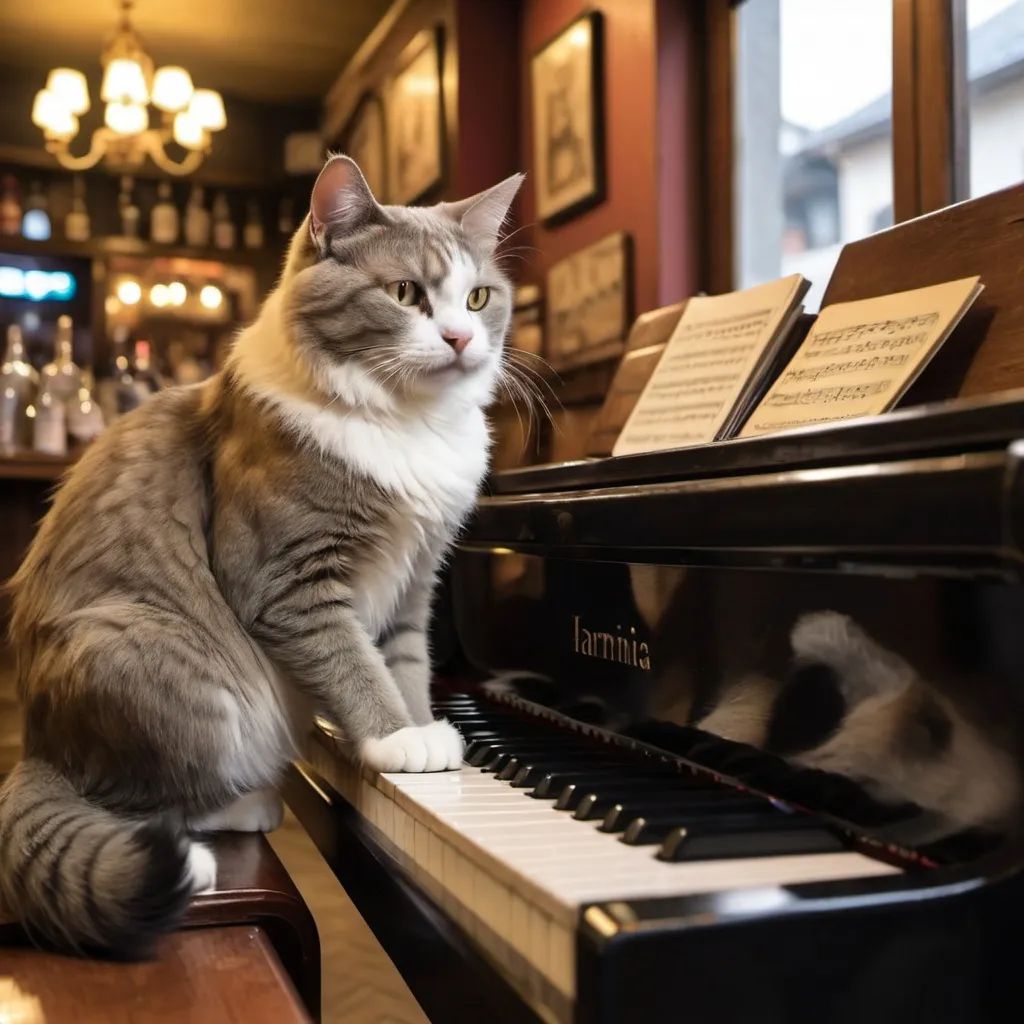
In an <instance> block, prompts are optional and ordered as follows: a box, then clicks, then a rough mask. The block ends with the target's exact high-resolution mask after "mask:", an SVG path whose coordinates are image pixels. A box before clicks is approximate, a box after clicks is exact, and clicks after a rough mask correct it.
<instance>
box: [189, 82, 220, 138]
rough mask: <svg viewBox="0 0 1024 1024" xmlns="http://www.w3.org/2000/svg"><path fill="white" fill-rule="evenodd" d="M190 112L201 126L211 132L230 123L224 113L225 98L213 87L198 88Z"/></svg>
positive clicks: (190, 105) (193, 95)
mask: <svg viewBox="0 0 1024 1024" xmlns="http://www.w3.org/2000/svg"><path fill="white" fill-rule="evenodd" d="M188 112H189V113H190V114H191V115H192V116H193V117H194V118H195V119H196V121H197V123H198V124H199V125H200V127H202V128H205V129H206V130H207V131H210V132H219V131H220V130H221V129H222V128H223V127H224V126H225V125H226V124H227V123H228V121H227V117H226V116H225V114H224V100H223V99H221V95H220V93H219V92H216V91H215V90H213V89H196V91H195V92H194V93H193V94H192V102H191V103H190V104H189V108H188Z"/></svg>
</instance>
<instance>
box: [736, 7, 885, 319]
mask: <svg viewBox="0 0 1024 1024" xmlns="http://www.w3.org/2000/svg"><path fill="white" fill-rule="evenodd" d="M736 17H737V20H736V68H735V73H734V103H735V111H734V163H735V167H734V178H735V180H734V190H735V209H736V216H735V221H734V224H735V238H734V243H733V252H734V264H735V267H734V276H735V283H736V285H737V286H738V287H740V288H746V287H749V286H751V285H754V284H758V283H760V282H763V281H769V280H772V279H774V278H777V277H781V276H783V275H786V274H792V273H801V274H803V275H804V276H805V277H807V278H808V279H809V280H810V281H811V290H810V291H809V292H808V295H807V299H806V305H807V308H808V309H809V310H816V309H817V308H818V306H819V304H820V301H821V296H822V294H823V293H824V290H825V287H826V285H827V284H828V279H829V277H830V275H831V273H832V270H833V268H834V266H835V263H836V260H837V259H838V258H839V252H840V250H841V248H842V246H843V244H844V243H846V242H848V241H851V240H853V239H856V238H861V237H863V236H864V235H867V234H871V233H872V232H874V231H876V230H878V229H879V226H880V225H881V226H887V225H888V224H891V223H892V208H893V178H892V162H893V160H892V66H893V58H892V35H893V11H892V0H828V2H827V3H822V2H821V0H745V2H744V3H743V4H741V5H740V7H739V8H738V11H737V16H736Z"/></svg>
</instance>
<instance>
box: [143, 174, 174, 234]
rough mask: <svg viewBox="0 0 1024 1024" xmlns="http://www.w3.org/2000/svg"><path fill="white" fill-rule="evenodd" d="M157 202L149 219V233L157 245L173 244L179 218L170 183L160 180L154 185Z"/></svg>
mask: <svg viewBox="0 0 1024 1024" xmlns="http://www.w3.org/2000/svg"><path fill="white" fill-rule="evenodd" d="M156 195H157V203H156V206H154V207H153V213H152V215H151V216H150V219H149V235H150V238H152V239H153V241H154V242H156V243H157V244H158V245H174V243H175V242H177V241H178V232H179V230H180V229H181V219H180V218H179V216H178V208H177V207H176V206H175V205H174V195H173V193H172V192H171V184H170V182H168V181H161V182H160V184H159V185H157V187H156Z"/></svg>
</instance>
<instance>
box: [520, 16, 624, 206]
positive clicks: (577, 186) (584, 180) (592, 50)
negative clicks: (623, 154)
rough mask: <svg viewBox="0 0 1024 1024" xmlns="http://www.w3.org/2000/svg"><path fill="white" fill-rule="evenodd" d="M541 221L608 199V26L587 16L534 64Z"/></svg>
mask: <svg viewBox="0 0 1024 1024" xmlns="http://www.w3.org/2000/svg"><path fill="white" fill-rule="evenodd" d="M530 80H531V95H532V108H531V109H532V120H533V165H534V180H535V182H536V186H535V187H536V192H537V215H538V217H539V218H540V220H541V221H542V222H544V223H545V224H546V225H553V224H558V223H561V222H563V221H565V220H568V219H570V218H572V217H574V216H576V215H577V214H579V213H581V212H583V211H584V210H585V209H588V208H589V207H591V206H594V205H596V204H597V203H599V202H601V201H602V200H603V199H604V197H605V138H604V22H603V18H602V15H601V13H600V11H593V10H590V11H585V12H584V13H583V14H581V15H580V16H579V17H577V18H576V19H575V20H574V21H572V22H570V23H569V24H568V25H566V26H565V28H563V29H562V30H561V31H560V32H559V33H558V34H557V35H556V36H555V37H554V38H553V39H551V40H549V41H548V42H547V43H545V44H544V45H543V46H542V47H541V48H540V49H539V50H538V51H537V52H536V53H535V54H534V55H533V58H532V59H531V62H530Z"/></svg>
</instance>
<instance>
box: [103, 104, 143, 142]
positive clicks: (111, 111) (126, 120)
mask: <svg viewBox="0 0 1024 1024" xmlns="http://www.w3.org/2000/svg"><path fill="white" fill-rule="evenodd" d="M106 122H107V127H108V128H112V129H113V130H114V131H115V132H117V133H118V134H119V135H138V134H139V132H144V131H145V130H146V129H147V128H148V127H149V111H148V110H147V109H146V108H145V107H142V106H139V104H137V103H108V104H107V113H106Z"/></svg>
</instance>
